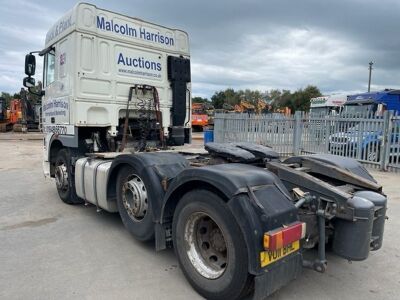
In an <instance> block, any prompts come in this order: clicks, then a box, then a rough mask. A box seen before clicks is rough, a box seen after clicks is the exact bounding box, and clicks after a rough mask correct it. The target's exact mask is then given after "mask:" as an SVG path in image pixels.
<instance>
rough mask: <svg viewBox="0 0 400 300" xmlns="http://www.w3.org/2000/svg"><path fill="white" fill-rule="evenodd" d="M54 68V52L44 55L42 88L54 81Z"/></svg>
mask: <svg viewBox="0 0 400 300" xmlns="http://www.w3.org/2000/svg"><path fill="white" fill-rule="evenodd" d="M55 66H56V56H55V53H54V50H51V51H50V52H48V53H46V54H45V57H44V72H43V77H44V78H43V81H44V86H48V85H50V84H51V83H52V82H53V81H54V79H55Z"/></svg>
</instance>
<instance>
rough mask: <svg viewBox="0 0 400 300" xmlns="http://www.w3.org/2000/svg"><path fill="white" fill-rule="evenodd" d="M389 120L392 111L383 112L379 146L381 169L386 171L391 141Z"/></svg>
mask: <svg viewBox="0 0 400 300" xmlns="http://www.w3.org/2000/svg"><path fill="white" fill-rule="evenodd" d="M391 120H392V112H390V111H385V112H384V113H383V131H382V141H381V146H380V157H379V158H380V163H381V166H380V167H381V171H386V170H387V166H388V163H389V154H390V149H389V148H390V143H391V131H392V130H391V127H392V126H391V125H392V124H391Z"/></svg>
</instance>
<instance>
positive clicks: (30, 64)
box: [24, 54, 36, 82]
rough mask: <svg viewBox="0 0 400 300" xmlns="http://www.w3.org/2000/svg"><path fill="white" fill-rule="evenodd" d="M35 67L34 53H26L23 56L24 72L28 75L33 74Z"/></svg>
mask: <svg viewBox="0 0 400 300" xmlns="http://www.w3.org/2000/svg"><path fill="white" fill-rule="evenodd" d="M35 69H36V58H35V55H33V54H27V55H26V56H25V74H26V75H28V76H33V75H35ZM24 82H25V81H24Z"/></svg>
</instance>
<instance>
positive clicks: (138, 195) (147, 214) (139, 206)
mask: <svg viewBox="0 0 400 300" xmlns="http://www.w3.org/2000/svg"><path fill="white" fill-rule="evenodd" d="M143 177H144V176H143V175H142V174H139V173H138V172H137V171H136V170H135V169H134V168H133V167H131V166H125V167H123V168H122V169H121V170H120V171H119V173H118V178H117V202H118V211H119V214H120V215H121V219H122V222H123V223H124V225H125V227H126V228H127V229H128V230H129V232H130V233H131V234H132V235H133V236H134V237H135V238H137V239H139V240H141V241H147V240H151V239H153V237H154V223H153V216H152V207H151V201H150V200H151V199H150V194H149V191H148V188H147V186H148V184H146V182H145V181H144V180H143Z"/></svg>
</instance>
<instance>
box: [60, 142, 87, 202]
mask: <svg viewBox="0 0 400 300" xmlns="http://www.w3.org/2000/svg"><path fill="white" fill-rule="evenodd" d="M54 177H55V179H56V187H57V192H58V195H59V196H60V198H61V200H62V201H63V202H64V203H67V204H81V203H83V202H84V201H83V200H82V199H80V198H79V197H78V196H77V195H76V191H75V178H74V173H73V170H72V165H71V152H70V150H69V149H66V148H64V149H61V150H59V151H58V153H57V156H56V163H55V171H54Z"/></svg>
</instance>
